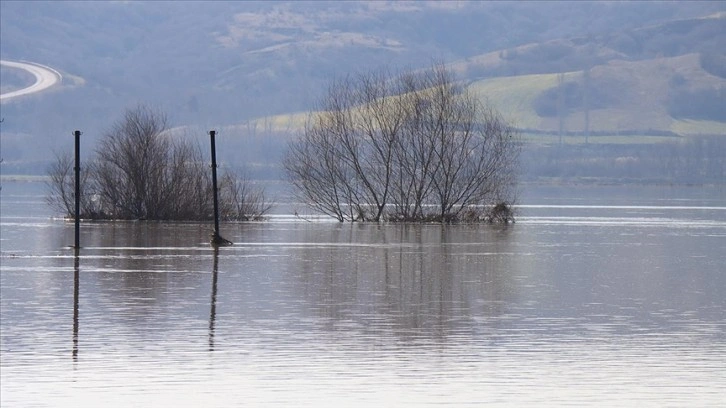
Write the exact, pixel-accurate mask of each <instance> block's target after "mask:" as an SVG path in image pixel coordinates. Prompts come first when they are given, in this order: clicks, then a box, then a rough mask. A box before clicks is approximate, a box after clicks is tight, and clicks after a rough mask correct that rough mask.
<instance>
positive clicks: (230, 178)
mask: <svg viewBox="0 0 726 408" xmlns="http://www.w3.org/2000/svg"><path fill="white" fill-rule="evenodd" d="M203 156H204V155H203V154H202V150H201V148H200V146H199V145H197V144H193V143H191V142H189V141H187V140H184V139H177V138H175V137H174V136H173V135H172V133H171V132H170V131H169V127H168V123H167V118H166V116H165V115H164V114H162V113H160V112H158V111H155V110H153V109H150V108H148V107H145V106H139V107H137V108H135V109H129V110H127V111H126V113H125V114H124V116H123V118H122V119H121V120H119V121H118V122H116V123H115V124H114V125H113V126H112V127H111V129H110V130H109V131H107V132H106V133H105V134H104V135H103V137H102V139H101V142H100V144H99V146H98V148H97V149H96V151H95V157H93V158H91V160H89V161H88V163H87V164H85V165H83V166H82V169H81V183H80V207H81V211H80V217H81V218H84V219H93V220H111V219H112V220H195V221H202V220H211V219H212V218H213V216H214V214H213V208H212V207H213V205H212V200H213V195H212V180H211V174H210V173H211V172H210V170H209V165H208V161H207V160H205V159H204V157H203ZM73 166H74V163H73V158H72V157H71V156H70V154H60V155H58V156H57V159H56V161H55V162H54V163H53V164H51V166H50V168H49V170H48V174H49V182H48V186H49V195H48V197H47V201H48V203H49V204H50V205H51V206H53V207H54V208H56V209H57V210H59V211H62V212H63V213H64V214H65V215H66V216H67V217H70V218H73V217H74V216H75V189H74V184H75V182H74V174H73V173H74V172H73ZM219 191H220V194H219V195H220V218H222V219H226V220H250V219H258V218H260V217H262V216H263V215H264V214H265V213H266V212H268V211H269V210H270V208H271V204H270V203H269V202H268V201H267V200H266V198H265V195H264V191H263V190H261V189H259V188H256V187H254V186H252V185H251V184H250V183H249V182H248V181H247V180H245V179H244V177H242V176H241V175H239V174H234V173H230V172H225V173H223V174H222V176H221V177H220V180H219Z"/></svg>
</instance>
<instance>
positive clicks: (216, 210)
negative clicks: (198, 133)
mask: <svg viewBox="0 0 726 408" xmlns="http://www.w3.org/2000/svg"><path fill="white" fill-rule="evenodd" d="M216 133H217V132H216V131H214V130H210V131H209V139H210V141H211V142H212V191H213V192H214V236H215V237H218V236H219V203H218V201H217V148H216V147H215V145H214V135H215V134H216Z"/></svg>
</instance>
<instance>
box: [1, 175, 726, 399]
mask: <svg viewBox="0 0 726 408" xmlns="http://www.w3.org/2000/svg"><path fill="white" fill-rule="evenodd" d="M585 193H587V194H585V195H587V196H590V195H592V197H590V198H587V199H579V200H578V199H577V197H574V198H572V197H568V198H567V200H565V202H566V203H567V204H563V205H560V204H558V203H557V202H556V200H555V199H554V198H552V197H551V196H550V195H547V194H544V195H542V196H541V197H532V198H531V201H530V202H527V203H525V204H526V205H525V206H523V208H522V211H523V214H522V217H521V222H518V223H517V224H516V225H514V226H509V227H489V226H484V227H483V226H467V225H461V226H437V225H340V224H337V223H326V222H306V221H301V220H297V219H295V218H293V217H286V216H285V215H284V214H278V215H276V216H275V217H273V220H272V221H270V222H266V223H249V224H238V225H227V226H226V229H225V228H223V229H225V231H223V234H224V235H225V236H227V237H229V238H230V239H231V240H232V241H234V242H236V243H238V244H236V245H234V246H232V247H224V248H219V249H212V248H210V247H209V245H208V244H207V239H208V235H209V226H207V225H199V224H184V223H179V224H165V223H84V224H83V225H82V231H81V232H82V236H81V242H82V245H83V248H82V249H81V250H80V251H77V252H75V251H73V250H71V249H68V245H69V244H70V243H72V242H73V225H72V224H67V223H65V222H63V221H60V220H51V219H49V217H48V214H47V213H46V214H45V215H44V214H43V212H42V211H41V210H39V209H38V208H37V207H35V204H33V203H35V202H36V200H37V201H38V202H40V201H42V194H38V195H35V193H34V192H33V191H32V189H31V191H30V192H28V191H27V189H20V188H16V190H15V191H13V186H11V188H10V191H9V192H8V189H6V186H5V185H4V186H3V191H2V194H3V197H2V203H1V204H2V212H0V214H1V216H2V219H1V226H2V236H1V237H0V239H1V241H0V243H1V244H2V257H1V258H0V260H1V261H2V273H0V302H1V303H0V306H1V309H0V311H1V313H2V319H1V320H0V340H1V341H0V352H1V353H2V358H1V359H0V367H1V370H0V379H1V380H2V381H1V382H2V384H1V386H2V389H1V392H0V398H1V401H0V402H1V404H0V405H2V406H3V407H5V406H53V407H55V406H79V405H81V406H99V405H101V406H109V405H110V406H134V405H136V406H169V405H172V406H230V405H231V406H235V405H248V406H259V405H264V406H331V405H341V404H344V405H345V406H371V405H383V406H421V405H438V404H450V405H455V406H461V405H475V406H480V405H485V404H486V405H515V406H520V405H554V406H561V405H596V406H623V405H638V406H640V405H646V406H649V405H650V406H692V405H698V406H719V405H721V404H722V402H723V401H724V400H725V399H726V386H724V384H726V370H725V369H724V367H726V323H725V322H726V301H725V300H724V299H725V298H726V296H725V295H726V276H725V275H724V273H723V270H724V265H726V252H725V251H723V247H724V246H723V243H724V242H725V241H726V206H724V202H726V200H724V199H723V198H724V196H723V194H721V193H718V194H715V195H712V196H705V197H704V196H703V195H702V194H703V192H702V191H701V190H698V192H697V194H696V196H695V198H694V194H693V193H692V190H683V191H681V190H678V191H676V192H673V191H671V194H670V195H672V196H674V197H675V198H674V199H672V201H668V200H666V199H665V198H663V197H662V196H661V192H660V190H656V191H655V194H654V195H651V196H648V195H633V194H631V195H630V196H627V195H626V196H625V197H630V199H628V200H625V199H623V200H624V201H623V202H622V203H619V202H618V201H617V200H614V199H613V198H612V197H613V195H612V194H610V195H609V194H602V192H601V194H594V193H592V192H589V191H585ZM590 193H592V194H590ZM598 197H608V198H607V200H606V201H605V202H603V201H602V200H601V199H599V198H598ZM573 202H574V203H575V205H576V206H577V207H573V206H572V205H571V204H572V203H573ZM671 204H672V205H671ZM568 206H569V207H568ZM29 208H30V210H28V209H29ZM210 275H211V276H210ZM71 279H72V284H71ZM71 316H72V320H71ZM69 333H72V340H71V341H69V338H70V335H69ZM69 356H72V359H71V358H69Z"/></svg>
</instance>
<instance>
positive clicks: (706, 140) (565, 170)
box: [522, 135, 726, 184]
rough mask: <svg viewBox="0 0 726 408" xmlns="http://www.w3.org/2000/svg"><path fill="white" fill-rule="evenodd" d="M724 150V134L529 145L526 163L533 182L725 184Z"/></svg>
mask: <svg viewBox="0 0 726 408" xmlns="http://www.w3.org/2000/svg"><path fill="white" fill-rule="evenodd" d="M724 152H726V138H725V137H724V136H723V135H704V136H693V137H689V138H674V142H668V143H651V144H590V145H584V144H573V145H568V144H563V145H554V146H553V145H547V146H544V145H535V144H531V145H529V146H528V147H527V148H526V149H524V151H523V153H522V155H523V157H522V162H523V163H526V167H527V168H526V169H523V172H524V173H526V174H528V176H527V177H528V179H529V180H530V181H536V180H537V179H541V178H544V179H562V180H568V179H569V180H573V179H574V180H593V181H600V182H617V183H627V182H636V183H678V184H723V183H724V180H726V155H724Z"/></svg>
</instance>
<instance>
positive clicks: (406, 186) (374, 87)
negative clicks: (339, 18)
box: [283, 64, 520, 222]
mask: <svg viewBox="0 0 726 408" xmlns="http://www.w3.org/2000/svg"><path fill="white" fill-rule="evenodd" d="M516 136H517V135H516V132H515V130H514V129H513V128H512V127H511V126H510V125H508V124H507V123H506V122H505V121H504V120H503V119H502V118H501V116H500V115H499V114H498V113H497V112H496V111H495V110H494V109H493V108H491V107H490V106H488V105H486V104H484V103H482V101H481V100H480V99H479V98H478V97H477V96H476V95H474V94H472V93H471V92H470V91H469V90H468V89H466V88H463V87H461V86H460V85H459V84H458V83H457V81H456V80H455V78H454V77H453V75H452V74H451V73H450V72H449V71H448V70H447V69H446V68H445V67H444V66H443V65H441V64H439V65H434V66H433V67H432V68H431V69H429V70H426V71H423V72H417V73H402V74H399V75H395V76H394V75H391V74H390V73H388V72H384V71H379V72H374V73H371V74H365V75H360V76H358V77H347V78H344V79H342V80H338V81H335V82H333V84H332V85H331V87H330V89H329V91H328V93H327V95H326V97H325V98H324V99H323V100H322V103H321V104H320V109H319V110H318V112H316V113H314V114H311V116H310V119H309V121H308V124H307V126H306V128H305V130H304V132H303V133H302V135H301V137H300V138H299V140H296V141H294V142H292V143H291V144H290V146H289V149H288V152H287V155H286V157H285V159H284V163H283V164H284V167H285V169H286V171H287V174H288V177H289V178H290V180H291V182H292V184H293V186H294V187H295V191H296V194H297V195H298V198H299V199H301V200H302V201H304V202H307V203H308V204H309V205H310V206H311V207H312V208H313V209H315V210H317V211H320V212H322V213H325V214H328V215H331V216H333V217H335V218H336V219H338V220H339V221H341V222H342V221H381V220H395V221H424V220H430V221H439V222H458V221H477V220H484V219H489V220H494V219H500V218H499V217H496V218H495V217H491V216H490V214H489V212H490V211H491V210H492V209H493V208H495V205H496V204H502V205H505V206H511V205H512V204H513V201H514V184H515V173H516V170H517V163H518V155H519V150H520V148H519V143H518V140H517V137H516ZM511 219H512V218H511V217H509V218H507V220H508V221H509V220H511Z"/></svg>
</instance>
